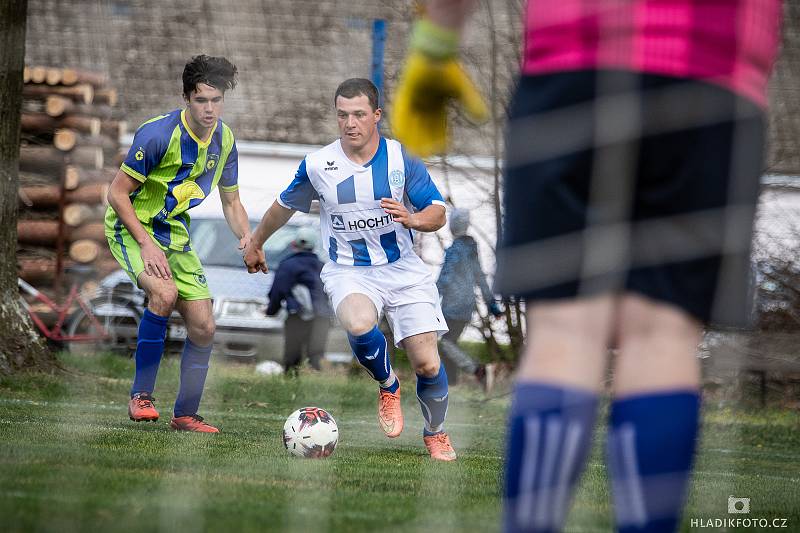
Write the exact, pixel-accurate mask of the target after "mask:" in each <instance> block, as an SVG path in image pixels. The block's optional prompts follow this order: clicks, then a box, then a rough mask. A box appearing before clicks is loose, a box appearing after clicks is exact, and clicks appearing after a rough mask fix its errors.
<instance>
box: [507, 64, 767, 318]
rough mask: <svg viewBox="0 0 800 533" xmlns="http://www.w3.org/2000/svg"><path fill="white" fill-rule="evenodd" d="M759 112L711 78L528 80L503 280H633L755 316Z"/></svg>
mask: <svg viewBox="0 0 800 533" xmlns="http://www.w3.org/2000/svg"><path fill="white" fill-rule="evenodd" d="M763 145H764V117H763V111H762V110H761V109H760V108H759V107H758V106H756V105H755V104H753V103H752V102H750V101H749V100H747V99H744V98H741V97H739V96H736V95H735V94H733V93H732V92H730V91H728V90H726V89H724V88H722V87H718V86H715V85H711V84H706V83H702V82H698V81H690V80H685V79H680V78H670V77H664V76H655V75H648V74H639V73H633V72H622V71H579V72H564V73H556V74H548V75H541V76H528V77H523V78H522V79H521V80H520V84H519V86H518V88H517V91H516V93H515V96H514V99H513V102H512V104H511V108H510V122H509V129H508V133H507V143H506V151H507V153H506V157H507V164H506V170H505V174H504V191H503V192H504V198H503V207H504V228H503V239H502V242H501V245H500V247H499V251H498V266H497V273H496V277H495V288H496V290H497V291H498V292H500V293H502V294H504V295H514V296H518V297H522V298H524V299H526V300H528V301H536V300H552V299H561V298H575V297H580V296H584V295H585V296H589V295H593V294H599V293H607V292H609V291H610V292H622V291H631V292H635V293H639V294H641V295H644V296H646V297H649V298H651V299H654V300H658V301H661V302H666V303H669V304H672V305H675V306H677V307H679V308H681V309H683V310H684V311H686V312H687V313H689V314H690V315H692V316H694V317H696V318H697V319H698V320H700V321H702V322H704V323H707V322H714V323H718V324H722V325H743V324H745V323H746V321H747V318H748V317H749V309H750V307H751V306H750V303H751V302H752V298H751V297H750V296H749V294H751V293H749V291H748V284H749V280H750V278H751V269H750V262H749V256H750V243H751V238H752V227H753V217H754V213H755V207H756V202H757V198H758V191H759V179H760V176H761V172H762V157H763Z"/></svg>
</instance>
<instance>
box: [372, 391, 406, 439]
mask: <svg viewBox="0 0 800 533" xmlns="http://www.w3.org/2000/svg"><path fill="white" fill-rule="evenodd" d="M379 391H380V393H379V395H378V424H379V425H380V426H381V429H382V430H383V432H384V433H386V436H387V437H389V438H391V439H393V438H395V437H397V436H398V435H400V432H402V431H403V410H402V409H401V408H400V389H397V392H396V393H391V392H389V391H388V390H385V389H379Z"/></svg>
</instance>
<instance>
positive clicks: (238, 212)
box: [220, 189, 250, 250]
mask: <svg viewBox="0 0 800 533" xmlns="http://www.w3.org/2000/svg"><path fill="white" fill-rule="evenodd" d="M220 199H221V200H222V214H223V215H224V216H225V221H226V222H227V223H228V227H229V228H231V231H232V232H233V234H234V235H236V237H237V238H238V239H239V250H244V248H245V246H247V243H248V242H249V241H250V221H249V220H248V218H247V211H245V209H244V206H243V205H242V201H241V199H240V198H239V190H238V189H237V190H235V191H229V192H226V191H223V190H220Z"/></svg>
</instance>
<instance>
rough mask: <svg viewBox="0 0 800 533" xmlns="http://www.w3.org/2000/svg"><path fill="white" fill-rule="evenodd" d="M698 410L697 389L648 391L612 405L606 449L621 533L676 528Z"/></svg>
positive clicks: (691, 451)
mask: <svg viewBox="0 0 800 533" xmlns="http://www.w3.org/2000/svg"><path fill="white" fill-rule="evenodd" d="M699 412H700V397H699V395H698V394H697V393H696V392H694V391H670V392H663V393H659V394H643V395H637V396H631V397H627V398H622V399H617V400H615V401H614V402H613V403H612V404H611V416H610V420H609V425H610V427H609V432H608V446H607V453H608V462H609V477H610V478H611V485H612V488H613V495H614V509H615V514H616V519H617V528H618V530H619V531H620V532H622V533H634V532H644V531H647V532H661V531H663V532H673V531H675V530H676V529H677V527H678V521H679V520H680V517H681V510H682V509H683V505H684V501H685V499H686V492H687V488H688V485H689V477H690V476H691V470H692V459H693V457H694V451H695V447H696V443H697V426H698V422H699Z"/></svg>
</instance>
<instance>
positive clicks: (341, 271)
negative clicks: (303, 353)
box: [320, 255, 448, 346]
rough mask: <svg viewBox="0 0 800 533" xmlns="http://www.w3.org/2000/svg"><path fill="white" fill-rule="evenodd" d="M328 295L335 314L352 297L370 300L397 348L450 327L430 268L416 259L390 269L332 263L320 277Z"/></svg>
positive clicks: (404, 259) (394, 264)
mask: <svg viewBox="0 0 800 533" xmlns="http://www.w3.org/2000/svg"><path fill="white" fill-rule="evenodd" d="M320 278H322V283H323V284H324V286H325V293H326V294H327V295H328V298H329V299H330V301H331V307H332V308H333V309H334V310H336V309H338V307H339V304H340V303H342V300H344V299H345V297H346V296H347V295H349V294H354V293H357V294H363V295H365V296H367V297H368V298H369V299H370V300H371V301H372V303H373V304H374V305H375V309H377V310H378V320H379V321H380V317H381V314H382V313H386V319H387V320H388V321H389V326H390V327H391V328H392V333H393V334H394V344H395V346H400V341H402V340H403V339H405V338H406V337H410V336H412V335H418V334H420V333H427V332H429V331H435V332H436V333H437V334H438V335H439V337H441V336H442V335H444V334H445V333H447V331H448V330H447V323H446V322H445V320H444V315H442V307H441V305H439V290H438V289H437V288H436V284H435V283H434V282H433V276H431V273H430V271H429V270H428V267H427V266H426V265H425V263H423V262H422V260H421V259H420V258H419V257H417V256H416V255H408V256H406V257H402V258H400V259H398V260H397V261H395V262H394V263H389V264H387V265H380V266H349V265H340V264H338V263H334V262H332V261H329V262H327V263H325V266H324V267H323V268H322V272H321V273H320Z"/></svg>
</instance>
